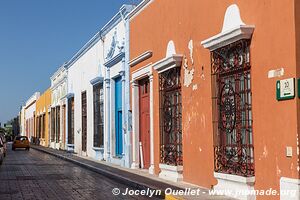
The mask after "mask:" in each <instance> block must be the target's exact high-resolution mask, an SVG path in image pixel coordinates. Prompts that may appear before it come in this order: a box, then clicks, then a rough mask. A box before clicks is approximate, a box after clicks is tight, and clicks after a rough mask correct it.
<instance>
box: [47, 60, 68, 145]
mask: <svg viewBox="0 0 300 200" xmlns="http://www.w3.org/2000/svg"><path fill="white" fill-rule="evenodd" d="M67 75H68V70H67V68H66V66H65V64H64V65H62V66H61V67H60V68H59V69H58V70H57V71H56V72H55V73H54V74H53V75H52V77H51V88H50V89H51V116H50V127H51V128H50V147H51V148H54V149H66V117H67V116H66V112H67V111H66V105H67V98H66V97H67V80H68V79H67V77H68V76H67Z"/></svg>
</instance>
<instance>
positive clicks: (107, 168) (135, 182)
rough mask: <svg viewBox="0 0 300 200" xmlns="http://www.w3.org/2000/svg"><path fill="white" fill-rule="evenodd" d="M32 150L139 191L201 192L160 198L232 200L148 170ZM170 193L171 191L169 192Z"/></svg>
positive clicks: (65, 154)
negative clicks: (186, 189) (169, 179)
mask: <svg viewBox="0 0 300 200" xmlns="http://www.w3.org/2000/svg"><path fill="white" fill-rule="evenodd" d="M31 148H32V149H35V150H38V151H41V152H44V153H47V154H50V155H53V156H56V157H58V158H61V159H63V160H66V161H69V162H72V163H74V164H77V165H79V166H81V167H84V168H86V169H89V170H91V171H94V172H96V173H99V174H101V175H104V176H106V177H109V178H110V179H113V180H116V181H118V182H120V183H122V184H124V185H128V186H130V187H133V188H136V189H138V190H147V189H150V190H161V191H165V190H166V189H167V188H171V189H172V190H173V191H174V190H175V191H176V190H180V191H184V190H185V188H191V189H192V190H197V189H198V190H199V191H200V192H199V195H197V196H188V195H169V194H166V195H165V194H164V192H162V194H161V195H159V196H158V197H159V198H162V199H169V200H176V199H178V200H184V199H186V200H192V199H195V200H197V199H199V200H232V198H230V197H226V196H212V195H209V194H208V189H205V188H200V187H199V186H195V185H192V184H189V183H185V182H179V183H174V182H170V181H166V180H163V179H160V178H158V176H156V175H152V174H149V173H148V171H146V170H134V169H128V168H123V167H120V166H118V165H113V164H111V163H107V162H105V161H96V160H93V159H91V158H88V157H81V156H78V155H76V154H73V153H70V152H66V151H61V150H55V149H51V148H46V147H42V146H36V145H31ZM169 191H170V190H169Z"/></svg>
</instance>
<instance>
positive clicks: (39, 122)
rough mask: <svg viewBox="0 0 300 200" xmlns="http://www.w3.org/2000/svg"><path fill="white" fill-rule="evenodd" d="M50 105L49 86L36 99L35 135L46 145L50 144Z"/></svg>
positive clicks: (41, 143)
mask: <svg viewBox="0 0 300 200" xmlns="http://www.w3.org/2000/svg"><path fill="white" fill-rule="evenodd" d="M50 106H51V90H50V88H49V89H47V90H46V91H45V92H44V93H43V94H42V95H41V96H40V97H39V99H38V100H37V101H36V117H35V124H36V129H35V130H36V133H35V137H36V138H39V141H40V145H42V146H45V147H48V146H49V131H50V124H49V121H50Z"/></svg>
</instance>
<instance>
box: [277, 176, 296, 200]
mask: <svg viewBox="0 0 300 200" xmlns="http://www.w3.org/2000/svg"><path fill="white" fill-rule="evenodd" d="M299 199H300V179H292V178H286V177H281V178H280V200H299Z"/></svg>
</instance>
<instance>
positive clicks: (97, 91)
mask: <svg viewBox="0 0 300 200" xmlns="http://www.w3.org/2000/svg"><path fill="white" fill-rule="evenodd" d="M93 89H94V91H93V93H94V94H93V97H94V147H103V143H104V141H103V128H104V124H103V117H104V115H103V100H104V99H103V98H104V97H103V84H100V83H99V84H97V85H94V87H93Z"/></svg>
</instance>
